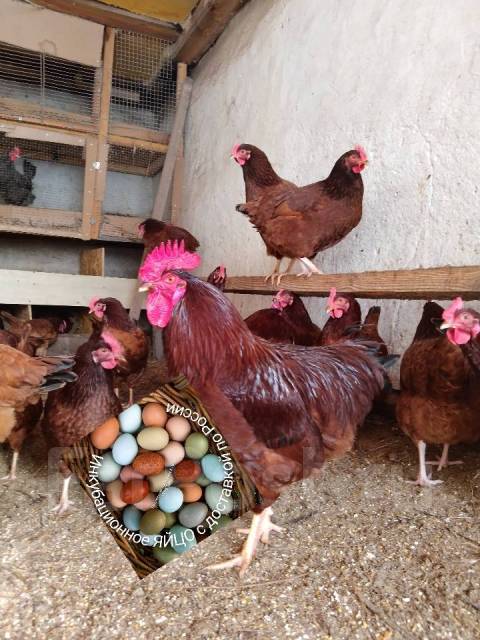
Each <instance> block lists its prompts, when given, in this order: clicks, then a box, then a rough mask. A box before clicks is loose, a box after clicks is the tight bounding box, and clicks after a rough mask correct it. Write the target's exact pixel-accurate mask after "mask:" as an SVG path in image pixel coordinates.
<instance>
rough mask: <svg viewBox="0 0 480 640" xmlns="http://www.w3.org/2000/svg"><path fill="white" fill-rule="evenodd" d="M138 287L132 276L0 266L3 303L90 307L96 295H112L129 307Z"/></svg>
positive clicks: (1, 301)
mask: <svg viewBox="0 0 480 640" xmlns="http://www.w3.org/2000/svg"><path fill="white" fill-rule="evenodd" d="M136 287H137V281H136V280H133V279H130V278H107V277H101V276H83V275H71V274H66V273H45V272H43V271H18V270H14V269H0V304H32V305H42V306H45V305H48V306H64V307H87V306H88V303H89V301H90V300H91V299H92V297H93V296H96V297H98V298H105V297H108V296H110V297H113V298H117V299H118V300H120V302H121V303H122V304H123V305H124V306H125V307H127V308H128V305H129V304H130V301H131V300H132V297H133V292H134V290H135V288H136Z"/></svg>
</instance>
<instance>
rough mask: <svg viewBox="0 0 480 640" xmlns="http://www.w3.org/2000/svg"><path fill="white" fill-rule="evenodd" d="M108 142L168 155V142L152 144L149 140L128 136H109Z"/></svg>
mask: <svg viewBox="0 0 480 640" xmlns="http://www.w3.org/2000/svg"><path fill="white" fill-rule="evenodd" d="M108 141H109V142H110V144H115V145H118V146H120V147H131V148H133V147H137V148H139V149H147V150H148V151H154V152H155V153H167V151H168V142H166V143H165V142H150V141H148V140H138V139H137V138H128V137H127V136H118V135H113V134H109V136H108Z"/></svg>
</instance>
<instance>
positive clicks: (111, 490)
mask: <svg viewBox="0 0 480 640" xmlns="http://www.w3.org/2000/svg"><path fill="white" fill-rule="evenodd" d="M122 487H123V482H122V481H121V480H120V479H117V480H114V481H113V482H109V483H108V484H107V486H106V487H105V493H106V496H107V499H108V501H109V502H110V504H111V505H112V507H114V508H115V509H123V507H124V506H125V505H126V504H127V503H126V502H124V501H123V500H122V499H121V497H120V492H121V490H122Z"/></svg>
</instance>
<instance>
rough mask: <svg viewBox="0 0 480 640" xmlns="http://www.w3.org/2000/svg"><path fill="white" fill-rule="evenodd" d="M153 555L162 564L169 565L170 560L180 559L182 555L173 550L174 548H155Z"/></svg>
mask: <svg viewBox="0 0 480 640" xmlns="http://www.w3.org/2000/svg"><path fill="white" fill-rule="evenodd" d="M153 555H154V556H155V558H156V559H157V560H158V561H159V562H161V563H162V564H167V562H170V560H176V558H179V557H180V554H179V553H177V552H176V551H175V549H172V547H160V546H157V547H153Z"/></svg>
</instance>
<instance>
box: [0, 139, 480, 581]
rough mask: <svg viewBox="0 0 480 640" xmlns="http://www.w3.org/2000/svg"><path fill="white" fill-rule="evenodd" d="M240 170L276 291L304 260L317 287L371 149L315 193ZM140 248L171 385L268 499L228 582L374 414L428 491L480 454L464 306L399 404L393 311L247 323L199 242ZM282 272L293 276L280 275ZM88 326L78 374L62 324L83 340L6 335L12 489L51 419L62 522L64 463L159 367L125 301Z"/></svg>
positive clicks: (0, 391) (473, 325)
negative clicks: (22, 457)
mask: <svg viewBox="0 0 480 640" xmlns="http://www.w3.org/2000/svg"><path fill="white" fill-rule="evenodd" d="M232 155H233V157H234V159H235V160H236V162H237V163H239V164H240V165H241V166H242V169H243V174H244V179H245V187H246V203H245V204H242V205H238V206H237V209H238V210H239V211H241V212H242V213H244V214H245V215H246V216H247V217H248V218H249V220H250V222H251V223H252V224H253V226H254V227H255V228H256V229H257V230H258V232H259V233H260V235H261V236H262V238H263V240H264V242H265V245H266V248H267V253H268V254H269V255H272V256H274V257H275V258H276V261H277V262H276V266H275V269H274V271H273V273H272V274H271V276H269V277H272V278H273V279H274V280H275V281H276V282H279V281H281V278H282V277H283V276H284V275H285V273H288V272H289V271H291V269H292V267H293V265H294V263H295V261H298V262H299V263H300V266H301V268H302V273H301V274H299V275H304V276H307V277H308V276H310V275H311V274H312V273H315V272H318V270H317V268H316V267H315V265H314V264H313V262H312V259H313V258H314V257H315V256H316V255H317V253H318V252H320V251H322V250H324V249H325V248H327V247H330V246H332V245H333V244H335V243H337V242H339V241H340V240H341V239H342V238H343V237H345V235H347V234H348V233H349V232H350V231H351V230H352V229H353V228H354V227H355V226H356V225H357V224H358V223H359V221H360V219H361V215H362V197H363V184H362V178H361V171H362V170H363V169H364V167H365V166H366V163H367V157H366V154H365V152H364V150H363V149H361V148H360V147H357V148H356V149H354V150H352V151H349V152H347V153H345V154H343V155H342V156H341V157H340V158H339V160H337V162H336V163H335V165H334V168H333V169H332V172H331V173H330V175H329V176H328V178H327V179H325V180H323V181H320V182H317V183H315V184H312V185H308V186H306V187H297V186H296V185H294V184H292V183H290V182H287V181H285V180H282V179H281V178H280V177H279V176H278V175H277V174H276V173H275V172H274V171H273V169H272V167H271V164H270V162H269V161H268V158H267V156H266V155H265V154H264V153H263V152H262V151H261V150H260V149H258V148H257V147H254V146H253V145H246V144H242V145H237V146H235V147H234V150H233V152H232ZM139 235H140V237H141V238H142V239H143V242H144V245H145V249H146V257H145V259H144V261H143V264H142V266H141V268H140V271H139V276H140V279H141V282H142V286H141V290H143V291H146V292H147V301H146V309H147V317H148V319H149V321H150V323H151V325H152V326H153V327H154V330H155V328H156V327H159V328H162V329H163V341H164V351H165V358H166V361H167V364H168V369H169V374H170V375H172V376H175V375H179V374H183V375H185V376H186V378H187V379H188V380H189V382H190V384H191V385H192V387H193V388H194V389H195V390H196V392H197V394H198V396H199V397H200V398H201V400H202V403H203V404H204V405H205V407H206V408H207V410H208V412H209V414H210V415H211V416H212V419H213V420H214V422H215V424H216V426H217V427H218V429H219V430H220V431H221V432H222V434H223V435H224V437H225V438H226V440H227V441H228V443H229V445H230V447H231V450H232V451H233V452H234V453H235V455H236V457H237V459H238V460H239V461H240V463H241V464H242V466H243V467H244V468H245V470H246V471H247V472H248V473H249V475H250V477H251V478H252V480H253V482H254V483H255V485H256V487H257V490H258V493H259V496H260V499H259V504H258V505H257V506H256V508H255V509H254V515H253V520H252V525H251V528H250V530H249V532H248V537H247V540H246V542H245V544H244V546H243V548H242V550H241V552H240V553H239V555H238V556H235V557H234V558H233V559H232V560H229V561H227V562H225V563H222V564H220V565H215V568H223V567H232V566H235V567H238V568H239V570H240V573H243V572H244V571H245V570H246V569H247V567H248V566H249V564H250V562H251V560H252V558H253V556H254V554H255V552H256V549H257V547H258V544H259V542H264V543H267V542H268V540H269V535H270V532H272V531H278V530H279V528H278V527H277V526H276V525H275V524H273V523H272V521H271V515H272V504H273V502H274V501H275V500H276V498H277V497H278V496H279V495H280V493H281V492H282V491H283V490H284V489H285V488H286V487H287V486H288V485H289V484H291V483H292V482H295V481H297V480H300V479H301V478H305V477H309V476H315V475H316V474H317V473H318V472H319V470H320V469H321V467H322V465H323V463H324V461H325V460H328V459H330V458H335V457H338V456H340V455H343V454H344V453H345V452H347V451H348V450H350V449H351V448H352V446H353V443H354V440H355V436H356V432H357V429H358V428H359V427H360V426H361V425H362V423H363V422H364V420H365V418H366V416H367V415H368V414H369V412H370V411H371V410H372V407H373V406H374V405H375V406H376V407H377V408H378V407H383V408H385V407H387V408H390V409H391V408H392V407H394V406H396V414H397V418H398V422H399V424H400V426H401V428H402V429H403V430H404V432H405V433H406V434H407V435H408V436H409V437H410V438H411V439H412V440H413V442H414V443H415V444H416V446H417V448H418V453H419V473H418V478H417V480H416V483H418V484H420V485H422V486H432V485H435V484H437V483H439V482H440V480H438V479H437V480H433V479H432V478H431V476H430V475H429V474H428V472H427V469H428V467H427V465H433V464H436V465H438V467H439V469H441V468H442V467H443V466H445V465H446V464H451V462H449V460H448V447H449V446H450V445H452V444H457V443H460V442H467V443H468V442H474V441H476V440H480V421H479V417H478V416H479V415H480V314H478V313H477V312H476V311H474V310H472V309H468V308H463V303H462V300H461V299H460V298H457V299H455V300H454V301H453V303H452V304H451V306H450V307H449V308H448V309H443V308H442V307H440V306H439V305H437V304H436V303H434V302H427V303H426V305H425V307H424V312H423V315H422V318H421V319H420V323H419V325H418V328H417V331H416V333H415V336H414V339H413V342H412V344H411V345H410V347H409V348H408V350H407V351H406V353H405V354H404V357H403V360H402V365H401V389H400V392H394V391H393V390H392V389H391V385H390V384H389V380H388V375H387V373H386V370H385V369H386V368H387V367H388V366H389V364H391V362H393V361H394V360H395V359H396V358H397V356H391V355H389V354H388V350H387V346H386V345H385V342H384V341H383V340H382V338H381V337H380V335H379V333H378V319H379V315H380V308H379V307H372V308H371V309H370V310H369V312H368V314H367V316H366V318H365V319H364V321H363V322H362V318H361V312H360V307H359V304H358V302H357V301H356V300H355V298H354V297H353V296H352V295H351V294H348V293H340V292H337V291H335V290H334V289H332V290H331V292H330V297H329V299H328V303H327V311H328V314H329V317H328V320H327V322H326V324H325V326H324V327H322V328H320V327H318V326H317V325H316V324H315V323H314V322H313V321H312V319H311V317H310V316H309V314H308V312H307V310H306V308H305V306H304V304H303V302H302V300H301V299H300V298H299V297H298V296H297V295H296V294H295V293H292V292H290V291H286V290H284V289H281V290H279V291H278V293H277V294H276V295H275V297H274V298H273V302H272V306H271V308H269V309H262V310H260V311H257V312H256V313H254V314H252V315H251V316H249V317H248V318H246V319H245V320H244V319H242V318H241V316H240V314H239V313H238V311H237V309H236V308H235V307H234V305H233V304H232V303H231V302H230V300H229V299H228V298H227V297H226V296H225V295H224V294H223V289H224V285H225V281H226V270H225V267H223V266H220V267H217V268H216V269H215V270H214V271H213V272H212V273H211V274H210V276H209V277H208V281H207V282H205V281H203V280H201V279H199V278H198V277H195V276H194V275H192V274H191V273H189V272H190V271H192V270H194V269H195V268H197V267H198V266H199V264H200V262H201V258H200V255H199V254H198V253H197V250H198V248H199V243H198V241H197V240H196V239H195V238H194V237H193V236H192V234H190V233H189V232H188V231H187V230H185V229H182V228H180V227H175V226H173V225H170V224H167V223H164V222H159V221H156V220H152V219H149V220H146V221H145V222H144V223H142V224H141V225H140V227H139ZM283 258H289V260H290V263H289V265H288V267H287V269H286V271H284V272H283V273H281V272H280V263H281V260H282V259H283ZM89 312H90V317H91V319H92V333H91V335H90V337H89V339H88V341H87V342H86V343H85V344H83V345H82V346H81V347H80V348H79V349H78V351H77V353H76V355H75V358H74V360H71V359H66V358H59V359H55V358H51V357H48V356H46V355H45V354H46V347H48V344H49V342H50V341H51V339H52V337H51V336H52V333H48V331H47V329H46V327H47V325H49V327H50V329H51V331H52V332H53V335H56V333H55V332H59V331H62V330H68V327H67V326H66V323H65V321H63V322H62V321H59V320H56V319H44V320H31V321H29V322H20V321H18V320H16V319H14V318H12V317H11V316H8V314H5V313H4V314H3V317H4V319H5V321H6V322H7V323H8V326H9V329H8V330H3V331H1V332H0V361H1V363H2V376H1V378H0V441H7V442H8V443H9V444H10V446H11V447H12V449H13V450H14V458H13V461H12V469H11V473H10V476H9V477H10V478H13V477H14V476H15V465H16V462H17V458H18V451H19V450H20V447H21V444H22V442H23V440H24V439H25V437H26V434H28V433H29V431H30V430H31V429H32V428H33V427H34V426H35V424H36V423H37V422H38V421H39V420H40V419H41V425H42V429H43V431H44V433H45V436H46V439H47V442H48V444H49V447H50V448H53V449H54V451H55V452H56V453H57V455H58V458H59V465H60V470H61V471H62V473H63V474H64V478H65V480H64V487H63V491H62V496H61V500H60V503H59V505H58V507H57V511H58V512H60V513H61V512H63V511H65V510H66V509H67V508H68V506H69V500H68V482H69V476H70V472H69V470H68V468H67V467H66V466H65V465H64V463H63V461H62V459H61V453H62V448H63V447H67V446H70V445H72V444H73V443H75V442H77V441H79V440H80V439H82V438H83V437H85V436H86V435H88V434H89V433H91V432H92V431H93V430H94V429H95V428H96V427H97V426H99V425H100V424H102V423H103V422H105V421H106V420H107V419H108V418H109V417H110V416H112V415H115V414H117V413H119V411H120V408H121V407H120V401H119V399H118V397H117V394H116V392H115V389H116V387H117V386H118V380H119V379H124V380H126V381H127V383H128V386H129V388H130V389H132V387H133V386H134V385H135V382H136V378H137V376H139V375H141V374H142V371H143V370H144V368H145V366H146V363H147V359H148V354H149V341H148V338H147V336H146V334H145V332H144V331H143V330H142V329H141V328H139V327H138V326H137V324H136V323H135V322H134V321H132V320H131V319H130V318H129V316H128V313H127V311H126V309H125V308H124V307H123V306H122V305H121V303H120V302H119V301H118V300H115V299H113V298H104V299H93V300H92V302H91V304H90V308H89ZM39 323H44V329H45V331H40V330H39ZM47 336H48V337H47ZM44 391H49V395H48V398H47V400H46V403H45V407H44V410H43V418H40V416H41V414H42V402H41V394H42V393H43V392H44ZM131 401H132V396H131V395H130V402H131ZM427 444H441V445H443V453H442V456H441V458H440V460H438V461H436V462H435V463H432V462H427V461H426V458H425V451H426V445H427Z"/></svg>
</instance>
